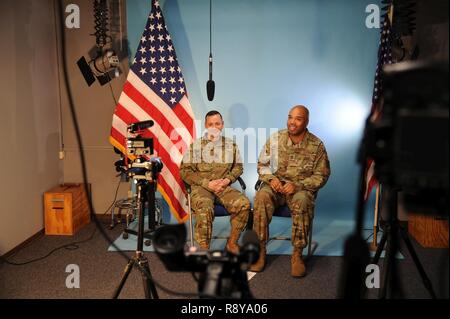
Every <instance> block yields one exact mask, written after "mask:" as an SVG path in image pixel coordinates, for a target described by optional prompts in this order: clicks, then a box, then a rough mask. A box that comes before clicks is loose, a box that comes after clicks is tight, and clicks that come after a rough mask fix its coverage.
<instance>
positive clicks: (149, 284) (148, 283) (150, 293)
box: [138, 256, 159, 299]
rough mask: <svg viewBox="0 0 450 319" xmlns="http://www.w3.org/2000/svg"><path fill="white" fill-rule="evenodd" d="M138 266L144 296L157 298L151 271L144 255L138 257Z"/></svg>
mask: <svg viewBox="0 0 450 319" xmlns="http://www.w3.org/2000/svg"><path fill="white" fill-rule="evenodd" d="M138 263H139V267H140V268H141V269H140V270H141V273H142V281H143V283H144V293H145V298H147V299H151V298H152V297H153V299H159V297H158V292H157V291H156V287H155V284H154V283H153V278H152V273H151V272H150V267H149V266H148V260H147V258H146V257H145V256H141V257H140V258H139V261H138Z"/></svg>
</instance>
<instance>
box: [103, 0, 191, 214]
mask: <svg viewBox="0 0 450 319" xmlns="http://www.w3.org/2000/svg"><path fill="white" fill-rule="evenodd" d="M145 120H153V121H154V123H155V124H154V125H153V126H152V127H151V128H149V129H147V130H146V132H145V134H143V136H145V137H151V138H153V144H154V151H155V152H154V156H158V157H160V158H161V160H162V162H163V164H164V167H163V169H162V170H161V173H160V175H159V178H158V191H159V192H160V193H161V194H162V196H163V197H164V199H165V200H166V201H167V203H168V205H169V207H170V210H171V212H172V214H173V215H174V216H175V218H176V219H177V220H178V221H179V222H183V221H185V220H186V218H187V216H188V213H187V212H188V210H187V206H186V200H185V193H184V184H183V182H182V180H181V177H180V174H179V166H180V163H181V160H182V157H183V154H184V152H185V151H186V150H187V149H188V147H189V145H190V144H191V143H192V141H193V140H194V138H195V136H194V135H195V123H194V113H193V111H192V108H191V105H190V103H189V100H188V97H187V93H186V86H185V83H184V79H183V75H182V73H181V68H180V66H179V65H178V62H177V56H176V54H175V49H174V46H173V43H172V39H171V37H170V35H169V32H168V30H167V27H166V24H165V22H164V17H163V14H162V11H161V8H160V5H159V2H158V1H155V0H153V1H152V9H151V12H150V15H149V16H148V20H147V24H146V26H145V30H144V32H143V34H142V37H141V39H140V43H139V46H138V48H137V51H136V55H135V57H134V59H133V63H132V66H131V69H130V71H129V73H128V76H127V81H126V83H125V85H124V87H123V91H122V93H121V95H120V98H119V101H118V104H117V106H116V110H115V112H114V115H113V121H112V128H111V136H110V142H111V144H113V145H114V146H115V147H117V148H118V149H120V150H121V151H122V152H123V153H124V154H125V153H126V149H125V146H126V137H127V125H129V124H131V123H136V122H141V121H145Z"/></svg>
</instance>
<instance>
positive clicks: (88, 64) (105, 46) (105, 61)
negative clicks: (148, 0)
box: [77, 0, 120, 86]
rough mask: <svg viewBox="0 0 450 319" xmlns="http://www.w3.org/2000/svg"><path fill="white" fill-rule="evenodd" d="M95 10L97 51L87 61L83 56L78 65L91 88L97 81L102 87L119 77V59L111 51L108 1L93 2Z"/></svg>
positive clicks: (96, 0) (98, 0)
mask: <svg viewBox="0 0 450 319" xmlns="http://www.w3.org/2000/svg"><path fill="white" fill-rule="evenodd" d="M93 9H94V29H95V32H94V34H92V35H94V36H95V44H96V50H95V53H94V54H90V57H89V58H90V60H89V61H87V60H86V58H85V57H84V56H82V57H81V58H80V59H79V60H78V61H77V65H78V67H79V68H80V71H81V74H83V77H84V79H85V80H86V83H87V85H88V86H91V85H92V84H93V83H94V82H95V79H97V80H98V82H99V83H100V84H101V85H105V84H106V83H108V82H109V81H111V80H112V79H114V78H116V77H118V76H119V74H120V72H119V63H120V62H119V57H118V56H117V54H116V53H115V52H114V50H112V49H111V47H112V38H111V35H110V32H109V9H108V3H107V1H106V0H93Z"/></svg>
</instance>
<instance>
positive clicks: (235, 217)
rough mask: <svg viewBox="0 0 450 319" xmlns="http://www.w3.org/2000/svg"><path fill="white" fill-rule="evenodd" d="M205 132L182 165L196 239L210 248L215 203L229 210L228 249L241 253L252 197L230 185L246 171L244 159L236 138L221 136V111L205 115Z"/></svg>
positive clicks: (201, 246)
mask: <svg viewBox="0 0 450 319" xmlns="http://www.w3.org/2000/svg"><path fill="white" fill-rule="evenodd" d="M205 128H206V129H207V132H206V134H205V136H203V137H202V138H200V139H197V140H196V141H194V143H193V144H192V145H191V146H190V148H189V152H186V154H185V156H184V157H183V161H182V163H181V167H180V175H181V178H182V179H183V181H184V182H185V183H187V184H189V185H191V208H192V210H193V212H194V214H195V240H196V241H197V243H198V244H199V246H200V248H203V249H209V244H210V242H211V235H212V224H213V220H214V203H215V202H218V203H220V204H222V205H223V206H224V207H225V209H226V210H227V211H228V212H229V213H230V215H231V216H230V222H231V233H230V236H229V238H228V241H227V246H226V248H227V250H228V251H230V252H232V253H234V254H238V253H239V246H238V245H237V241H238V240H239V237H240V235H241V233H242V231H243V230H244V228H245V226H246V225H247V221H248V216H249V211H250V201H249V200H248V198H247V197H245V195H243V194H242V193H241V192H239V191H238V190H236V189H234V188H232V187H230V185H231V184H232V183H234V182H235V181H236V180H237V178H238V177H239V176H240V175H241V174H242V172H243V165H242V160H241V158H240V156H239V151H238V148H237V146H236V144H235V143H234V142H233V140H231V139H229V138H225V137H223V136H220V132H221V131H222V129H223V120H222V115H221V114H220V113H219V112H217V111H210V112H208V113H207V114H206V116H205Z"/></svg>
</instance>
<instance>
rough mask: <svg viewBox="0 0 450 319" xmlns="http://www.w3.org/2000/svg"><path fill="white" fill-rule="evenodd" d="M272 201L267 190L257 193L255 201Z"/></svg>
mask: <svg viewBox="0 0 450 319" xmlns="http://www.w3.org/2000/svg"><path fill="white" fill-rule="evenodd" d="M256 202H258V203H270V202H272V198H271V196H270V193H269V192H266V191H265V190H259V191H257V192H256V194H255V203H256Z"/></svg>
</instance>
